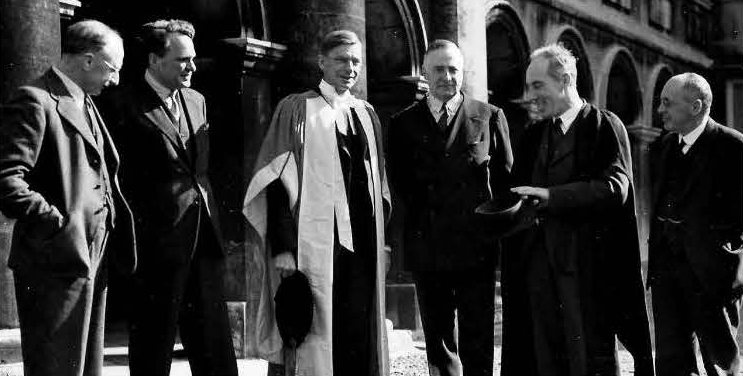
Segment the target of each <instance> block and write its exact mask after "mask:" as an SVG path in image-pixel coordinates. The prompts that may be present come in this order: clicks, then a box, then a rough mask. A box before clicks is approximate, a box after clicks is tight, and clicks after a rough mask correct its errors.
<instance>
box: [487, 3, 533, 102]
mask: <svg viewBox="0 0 743 376" xmlns="http://www.w3.org/2000/svg"><path fill="white" fill-rule="evenodd" d="M485 25H486V45H487V69H488V76H487V77H488V101H489V102H491V103H494V104H497V105H500V106H503V105H504V104H505V103H506V102H508V101H512V100H516V99H519V98H521V97H522V95H523V89H524V74H525V72H526V67H527V65H528V64H529V51H530V49H529V40H528V39H527V37H526V33H525V32H524V27H523V25H522V24H521V20H520V19H519V16H518V15H517V14H516V12H515V11H514V10H513V8H512V7H511V5H509V4H508V3H506V2H504V1H499V2H496V3H495V5H494V6H493V7H492V8H491V9H490V11H488V13H487V15H486V18H485Z"/></svg>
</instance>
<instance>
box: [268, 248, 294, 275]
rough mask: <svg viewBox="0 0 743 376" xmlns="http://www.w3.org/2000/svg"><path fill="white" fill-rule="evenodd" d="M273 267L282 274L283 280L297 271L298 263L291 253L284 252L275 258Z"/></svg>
mask: <svg viewBox="0 0 743 376" xmlns="http://www.w3.org/2000/svg"><path fill="white" fill-rule="evenodd" d="M273 265H274V266H275V267H276V270H278V271H279V274H281V278H285V277H288V276H290V275H292V274H294V272H295V271H297V261H296V260H294V255H293V254H292V253H291V252H282V253H279V254H278V255H276V256H275V257H274V258H273Z"/></svg>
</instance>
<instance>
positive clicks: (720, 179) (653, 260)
mask: <svg viewBox="0 0 743 376" xmlns="http://www.w3.org/2000/svg"><path fill="white" fill-rule="evenodd" d="M675 145H678V135H677V134H675V133H669V134H667V135H666V136H665V137H664V138H663V139H661V141H660V144H658V145H657V146H659V147H660V149H659V151H660V155H659V157H658V158H655V159H654V160H655V161H657V163H656V164H655V165H654V170H653V172H654V173H653V183H654V184H653V202H652V205H653V206H652V208H653V210H654V211H657V206H658V204H659V199H660V194H661V191H662V190H663V189H664V187H663V185H662V183H663V181H664V180H665V173H666V169H665V166H666V164H667V160H668V158H669V154H670V153H671V152H672V150H673V148H674V146H675ZM687 158H689V159H690V166H691V167H690V169H689V170H688V171H686V172H685V173H687V174H688V175H689V184H688V185H687V186H686V187H684V190H683V193H682V196H681V202H682V204H681V205H680V206H679V211H680V217H681V218H680V219H681V220H682V221H683V224H682V226H683V229H684V231H682V236H684V238H683V240H682V243H683V248H684V249H683V250H684V252H685V253H686V256H687V257H688V260H689V264H690V265H691V267H692V269H693V270H694V272H695V273H696V275H697V277H698V278H699V281H700V282H701V283H702V286H703V287H704V288H705V289H706V290H707V292H708V293H709V294H710V296H712V297H714V298H716V299H721V300H722V301H726V300H727V299H729V298H730V297H731V294H732V284H733V281H734V280H735V273H736V267H737V266H738V256H737V255H735V254H732V253H729V252H726V251H725V250H724V249H723V248H722V246H723V244H725V243H727V242H730V243H731V245H732V248H733V249H736V248H740V246H741V242H743V134H741V133H740V132H738V131H736V130H734V129H731V128H728V127H725V126H722V125H720V124H718V123H717V122H715V121H714V120H712V119H710V120H709V121H708V122H707V124H706V126H705V128H704V132H703V133H702V134H701V135H700V136H699V138H698V139H697V141H696V142H695V143H694V144H693V145H692V146H691V148H690V149H689V151H688V153H687ZM653 218H654V220H653V221H652V226H651V229H650V241H649V245H650V249H649V256H648V257H649V260H648V261H649V272H648V276H649V278H650V281H651V285H652V282H653V280H654V279H655V277H656V273H657V270H658V269H659V268H661V267H662V266H663V265H660V264H659V260H660V259H659V257H658V254H657V253H656V252H659V250H658V247H659V231H660V229H659V228H658V225H659V223H658V221H657V220H655V216H653Z"/></svg>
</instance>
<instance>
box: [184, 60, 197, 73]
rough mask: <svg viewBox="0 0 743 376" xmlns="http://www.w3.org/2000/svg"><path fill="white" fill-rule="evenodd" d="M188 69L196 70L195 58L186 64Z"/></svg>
mask: <svg viewBox="0 0 743 376" xmlns="http://www.w3.org/2000/svg"><path fill="white" fill-rule="evenodd" d="M186 69H188V70H189V71H191V72H196V62H194V61H193V60H189V61H188V65H186Z"/></svg>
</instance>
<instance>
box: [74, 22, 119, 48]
mask: <svg viewBox="0 0 743 376" xmlns="http://www.w3.org/2000/svg"><path fill="white" fill-rule="evenodd" d="M112 42H117V43H121V44H122V45H123V41H122V39H121V36H120V35H119V33H118V32H116V30H114V29H112V28H110V27H109V26H108V25H106V24H104V23H103V22H100V21H96V20H83V21H79V22H75V23H74V24H72V25H70V26H69V27H67V30H66V31H65V33H64V37H63V38H62V53H63V54H68V55H77V54H84V53H95V52H99V51H100V50H102V49H104V48H105V47H106V45H108V44H109V43H112Z"/></svg>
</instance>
